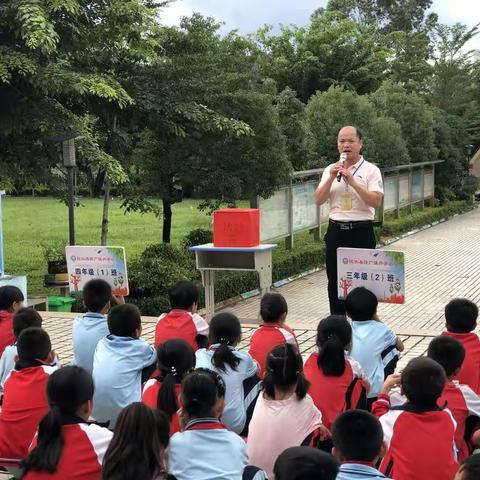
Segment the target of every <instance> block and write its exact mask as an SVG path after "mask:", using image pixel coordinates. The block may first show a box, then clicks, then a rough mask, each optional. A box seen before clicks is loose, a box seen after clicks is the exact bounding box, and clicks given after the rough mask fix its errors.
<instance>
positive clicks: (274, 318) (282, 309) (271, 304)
mask: <svg viewBox="0 0 480 480" xmlns="http://www.w3.org/2000/svg"><path fill="white" fill-rule="evenodd" d="M287 313H288V307H287V301H286V300H285V298H284V297H283V295H280V293H266V294H265V295H264V296H263V297H262V300H261V301H260V317H261V318H262V321H263V323H262V325H260V326H259V327H258V328H257V329H256V330H255V331H254V332H253V335H252V338H251V340H250V350H249V352H248V353H250V355H251V356H252V357H253V358H254V359H255V360H256V361H257V362H258V364H259V365H260V372H259V373H260V378H263V375H264V374H265V362H266V360H267V356H268V354H269V353H270V352H271V351H272V348H273V347H276V346H277V345H283V344H284V343H290V344H292V345H294V346H295V347H297V348H298V344H297V339H296V337H295V333H294V331H293V330H292V329H291V328H289V327H287V325H285V321H286V318H287Z"/></svg>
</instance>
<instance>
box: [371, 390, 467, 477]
mask: <svg viewBox="0 0 480 480" xmlns="http://www.w3.org/2000/svg"><path fill="white" fill-rule="evenodd" d="M372 413H373V414H374V415H375V416H376V417H377V418H378V419H379V420H380V423H381V424H382V428H383V435H384V441H385V443H386V446H387V453H386V455H385V457H384V458H383V460H382V463H381V465H380V471H381V472H382V473H383V474H384V475H386V476H387V477H389V478H394V479H395V480H419V479H427V478H428V479H430V478H431V479H435V480H452V479H453V477H454V476H455V472H456V471H457V470H458V463H457V459H456V451H455V450H456V449H455V429H456V422H455V420H454V419H453V417H452V414H451V412H450V411H449V410H448V409H442V408H440V407H437V408H435V409H431V410H420V409H418V408H416V407H414V406H413V405H411V404H410V403H405V404H404V405H400V406H396V407H390V398H389V396H388V395H384V394H380V395H379V396H378V400H377V401H376V402H375V403H374V404H373V408H372Z"/></svg>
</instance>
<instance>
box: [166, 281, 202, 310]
mask: <svg viewBox="0 0 480 480" xmlns="http://www.w3.org/2000/svg"><path fill="white" fill-rule="evenodd" d="M198 297H199V292H198V288H197V286H196V285H195V284H194V283H192V282H189V281H187V280H181V281H180V282H177V283H176V284H175V285H173V286H171V287H170V289H169V290H168V298H169V300H170V305H171V307H172V308H178V309H181V310H188V309H189V308H190V307H191V306H192V305H194V304H195V303H198Z"/></svg>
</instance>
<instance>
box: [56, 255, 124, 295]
mask: <svg viewBox="0 0 480 480" xmlns="http://www.w3.org/2000/svg"><path fill="white" fill-rule="evenodd" d="M65 255H66V257H67V268H68V281H69V287H70V291H71V292H81V291H82V290H83V287H84V286H85V284H86V283H87V282H88V281H89V280H92V279H94V278H102V279H103V280H105V281H106V282H108V283H109V284H110V285H111V287H112V294H113V295H115V296H127V295H128V293H129V289H128V276H127V263H126V261H125V249H124V248H123V247H91V246H84V247H83V246H68V247H65Z"/></svg>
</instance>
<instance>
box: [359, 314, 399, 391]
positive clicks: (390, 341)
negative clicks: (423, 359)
mask: <svg viewBox="0 0 480 480" xmlns="http://www.w3.org/2000/svg"><path fill="white" fill-rule="evenodd" d="M396 343H397V336H396V335H395V333H393V332H392V330H391V329H390V328H389V327H387V325H385V324H384V323H382V322H378V321H377V320H367V321H365V322H352V350H351V351H350V357H352V358H353V359H354V360H356V361H357V362H358V363H360V365H361V366H362V368H363V370H364V371H365V373H366V374H367V376H368V381H369V383H370V391H369V392H368V398H373V397H377V396H378V394H379V393H380V390H381V389H382V386H383V382H384V379H385V375H384V361H383V360H382V352H383V351H384V350H385V349H386V348H388V347H391V346H392V345H395V344H396ZM395 353H398V352H397V351H396V350H395Z"/></svg>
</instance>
